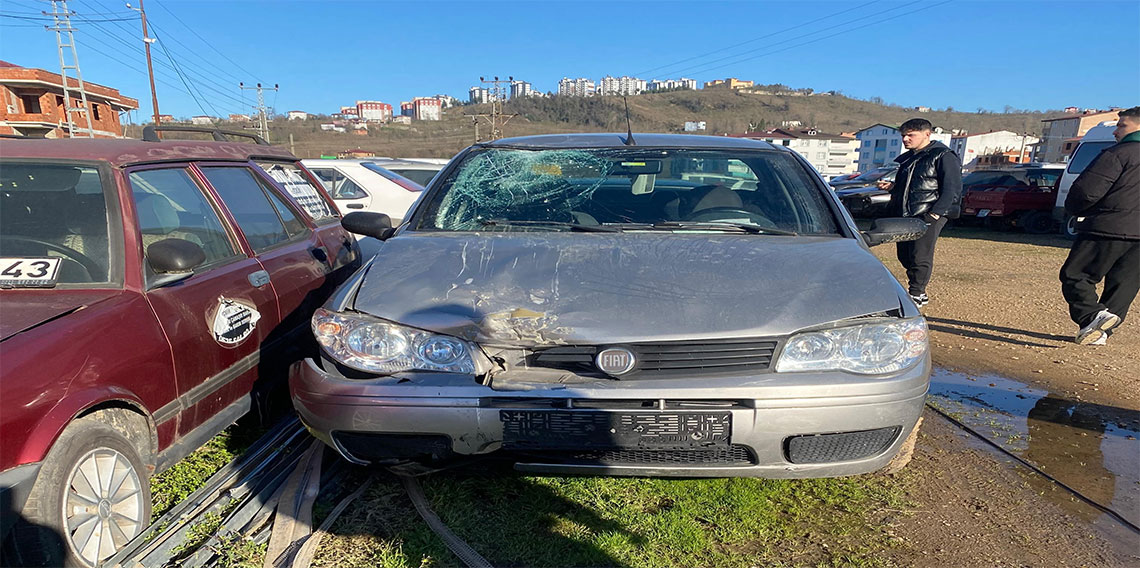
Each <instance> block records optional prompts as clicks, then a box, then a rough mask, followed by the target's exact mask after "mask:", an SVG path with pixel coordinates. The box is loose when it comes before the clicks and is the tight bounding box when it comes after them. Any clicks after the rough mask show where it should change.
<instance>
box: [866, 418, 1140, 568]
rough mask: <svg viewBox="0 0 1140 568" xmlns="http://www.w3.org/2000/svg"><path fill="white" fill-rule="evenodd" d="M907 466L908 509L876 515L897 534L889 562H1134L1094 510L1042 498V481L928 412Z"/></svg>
mask: <svg viewBox="0 0 1140 568" xmlns="http://www.w3.org/2000/svg"><path fill="white" fill-rule="evenodd" d="M908 470H909V471H910V476H909V477H906V478H904V481H903V482H904V483H905V484H906V486H907V489H906V493H907V497H908V498H909V499H910V500H911V501H912V502H913V503H915V504H916V505H915V508H914V509H913V510H908V511H907V512H905V513H904V512H894V511H884V512H883V518H882V519H881V521H880V522H881V523H882V524H883V525H886V526H888V527H891V529H890V530H891V534H893V535H894V536H896V537H897V538H898V539H899V540H900V544H901V546H899V547H897V548H893V549H892V550H891V551H889V552H888V553H887V554H888V555H889V556H890V557H891V561H892V563H894V564H897V565H900V566H1137V565H1140V557H1137V556H1125V555H1126V554H1128V551H1126V550H1122V548H1124V547H1123V546H1118V547H1116V548H1114V547H1113V543H1111V542H1109V541H1107V540H1105V538H1104V537H1103V536H1102V535H1101V534H1099V533H1098V532H1097V531H1096V529H1094V528H1092V527H1091V526H1090V525H1089V522H1090V521H1091V520H1092V518H1094V517H1096V516H1099V512H1098V511H1095V510H1094V509H1092V508H1091V507H1088V506H1086V505H1084V504H1081V503H1074V502H1069V501H1067V500H1063V499H1056V500H1049V499H1045V498H1043V497H1042V493H1043V492H1049V491H1052V488H1051V486H1050V483H1049V482H1048V481H1046V480H1044V479H1043V478H1040V477H1038V476H1036V475H1035V474H1032V473H1030V472H1028V470H1026V469H1024V468H1019V467H1016V466H1012V465H1011V464H1010V463H1008V462H1004V461H1003V460H1000V459H999V458H998V455H997V454H994V453H992V452H991V451H988V450H987V449H986V448H984V447H982V446H981V445H980V444H979V443H978V442H977V441H975V440H973V439H972V438H971V437H970V436H969V435H968V434H966V433H965V432H963V431H962V430H959V429H958V428H956V427H955V426H953V425H951V424H950V423H948V422H947V421H946V420H945V419H943V418H942V417H941V416H938V415H937V414H935V413H933V412H930V411H928V412H927V413H926V419H925V420H924V421H923V427H922V431H921V434H920V436H919V441H918V449H917V451H916V452H915V457H914V461H913V462H911V464H910V466H909V467H908ZM1133 536H1134V535H1133ZM1133 553H1135V552H1134V551H1133Z"/></svg>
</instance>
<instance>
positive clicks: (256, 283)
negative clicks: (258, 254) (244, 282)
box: [249, 270, 269, 288]
mask: <svg viewBox="0 0 1140 568" xmlns="http://www.w3.org/2000/svg"><path fill="white" fill-rule="evenodd" d="M249 283H250V284H252V285H253V287H255V288H261V287H262V286H265V285H266V284H269V273H268V272H266V271H264V270H258V271H257V272H250V273H249Z"/></svg>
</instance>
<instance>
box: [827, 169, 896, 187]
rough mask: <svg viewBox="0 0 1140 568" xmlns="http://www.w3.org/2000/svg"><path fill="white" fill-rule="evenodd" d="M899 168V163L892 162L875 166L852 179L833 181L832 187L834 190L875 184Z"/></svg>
mask: <svg viewBox="0 0 1140 568" xmlns="http://www.w3.org/2000/svg"><path fill="white" fill-rule="evenodd" d="M898 169H899V166H898V164H891V165H887V166H883V167H879V168H875V169H873V170H871V171H869V172H864V173H861V174H859V175H857V176H855V177H853V178H851V179H846V180H841V181H838V182H832V183H831V184H829V185H831V188H832V189H834V190H840V189H847V188H851V187H865V186H868V185H875V182H877V181H879V180H881V179H884V178H885V177H886V176H892V179H893V174H894V173H895V172H897V171H898Z"/></svg>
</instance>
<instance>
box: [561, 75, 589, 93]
mask: <svg viewBox="0 0 1140 568" xmlns="http://www.w3.org/2000/svg"><path fill="white" fill-rule="evenodd" d="M596 90H597V88H596V86H595V84H594V81H593V80H592V79H587V78H585V77H579V78H577V79H571V78H569V77H563V78H562V80H561V81H558V95H559V96H563V97H592V96H594V93H595V91H596Z"/></svg>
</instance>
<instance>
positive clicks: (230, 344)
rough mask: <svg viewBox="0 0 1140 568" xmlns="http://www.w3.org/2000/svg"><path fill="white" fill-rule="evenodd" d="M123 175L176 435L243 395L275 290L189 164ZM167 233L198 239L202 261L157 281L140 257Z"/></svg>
mask: <svg viewBox="0 0 1140 568" xmlns="http://www.w3.org/2000/svg"><path fill="white" fill-rule="evenodd" d="M127 178H128V182H129V184H130V188H131V195H132V205H133V209H134V214H135V217H136V220H137V227H138V231H139V233H140V235H139V237H140V242H141V244H142V246H141V247H140V248H141V249H142V250H140V251H139V253H140V254H142V255H143V257H144V263H143V266H144V270H145V271H146V274H145V275H144V281H145V282H146V285H147V290H146V297H147V300H148V301H149V303H150V306H151V309H152V310H153V311H154V313H155V316H156V317H157V318H158V321H159V322H160V323H161V326H162V329H163V331H164V332H165V334H166V337H167V340H168V342H169V343H170V347H171V349H172V352H173V355H172V357H173V362H174V369H175V377H176V382H177V385H178V390H179V407H180V408H181V415H182V419H181V421H180V424H179V426H178V429H177V431H178V435H180V436H181V435H185V434H187V433H188V432H190V431H191V430H192V429H193V428H194V427H196V426H198V425H201V424H203V423H204V422H206V421H208V420H209V419H210V418H213V417H214V416H216V415H217V414H218V413H219V412H221V411H223V410H224V409H226V408H227V407H229V406H231V405H234V404H235V403H238V402H239V401H240V400H241V398H242V397H243V396H244V395H245V394H248V393H249V386H250V385H251V384H253V382H254V380H255V378H256V376H257V367H258V363H259V361H260V356H261V352H260V348H261V344H262V343H263V342H264V341H265V340H266V338H267V337H268V336H269V334H270V331H271V330H273V329H274V328H275V327H277V324H278V323H279V321H280V315H279V311H278V306H277V296H276V294H275V292H274V290H273V287H272V286H270V285H269V284H268V282H267V273H266V272H265V269H264V268H263V267H262V265H261V264H260V262H258V260H257V259H256V258H254V257H253V256H252V255H251V254H249V252H248V250H246V248H245V246H244V244H243V243H242V242H241V237H240V235H239V234H238V232H237V231H235V230H234V228H233V227H232V225H230V223H229V222H228V221H227V219H226V216H225V212H224V208H223V207H222V206H221V205H220V204H219V203H218V202H217V200H216V198H215V197H214V196H213V195H211V194H209V193H208V192H207V191H206V190H205V189H206V188H205V187H203V184H202V182H201V180H200V179H198V178H197V177H196V176H195V174H194V172H193V170H192V168H191V167H190V166H188V165H187V164H178V165H164V166H161V167H149V168H134V169H131V170H129V171H128V174H127ZM171 238H174V239H183V240H187V241H190V242H193V243H195V244H197V245H198V246H200V247H201V248H202V250H203V252H204V253H205V257H206V261H205V263H203V264H202V265H200V266H198V267H195V269H194V271H193V274H192V275H191V276H190V277H188V278H186V279H183V280H180V281H178V282H175V283H171V284H169V285H161V283H160V282H158V279H157V276H158V275H157V274H155V273H154V272H153V271H151V270H150V269H149V265H147V264H146V263H145V258H146V255H147V247H149V246H150V245H152V244H154V243H155V242H158V241H161V240H164V239H171Z"/></svg>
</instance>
